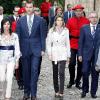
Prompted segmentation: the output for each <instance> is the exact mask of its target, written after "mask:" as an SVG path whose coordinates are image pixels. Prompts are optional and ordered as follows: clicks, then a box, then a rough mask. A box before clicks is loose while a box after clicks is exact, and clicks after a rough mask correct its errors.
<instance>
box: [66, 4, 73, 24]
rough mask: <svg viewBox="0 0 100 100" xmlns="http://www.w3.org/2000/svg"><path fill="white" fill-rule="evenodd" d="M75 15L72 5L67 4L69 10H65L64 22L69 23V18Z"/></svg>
mask: <svg viewBox="0 0 100 100" xmlns="http://www.w3.org/2000/svg"><path fill="white" fill-rule="evenodd" d="M73 16H75V14H74V12H73V11H72V5H71V4H68V5H67V11H65V12H64V22H65V23H67V21H68V19H69V18H72V17H73Z"/></svg>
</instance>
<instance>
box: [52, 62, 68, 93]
mask: <svg viewBox="0 0 100 100" xmlns="http://www.w3.org/2000/svg"><path fill="white" fill-rule="evenodd" d="M52 65H53V84H54V90H55V92H56V93H57V92H59V93H62V94H63V91H64V81H65V65H66V61H59V62H57V64H55V62H54V61H52ZM58 78H59V80H58Z"/></svg>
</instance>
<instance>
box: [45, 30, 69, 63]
mask: <svg viewBox="0 0 100 100" xmlns="http://www.w3.org/2000/svg"><path fill="white" fill-rule="evenodd" d="M46 50H47V54H48V55H50V56H51V60H52V61H62V60H66V61H67V58H68V57H70V42H69V30H68V29H67V28H63V30H62V32H61V33H58V32H57V31H53V29H52V28H51V29H50V30H49V33H48V35H47V38H46Z"/></svg>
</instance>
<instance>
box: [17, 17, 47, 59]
mask: <svg viewBox="0 0 100 100" xmlns="http://www.w3.org/2000/svg"><path fill="white" fill-rule="evenodd" d="M44 23H45V22H44V20H43V18H41V17H39V16H35V15H34V19H33V25H32V30H31V34H30V35H29V31H28V25H27V16H24V17H21V18H20V19H19V20H18V21H17V30H16V31H17V34H18V36H19V40H20V49H21V53H22V57H25V56H28V55H30V54H34V55H35V56H38V57H39V56H41V51H45V38H46V32H47V31H46V29H45V28H46V27H45V25H44Z"/></svg>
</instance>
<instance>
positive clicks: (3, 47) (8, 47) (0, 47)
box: [0, 46, 15, 50]
mask: <svg viewBox="0 0 100 100" xmlns="http://www.w3.org/2000/svg"><path fill="white" fill-rule="evenodd" d="M0 50H15V48H14V46H0Z"/></svg>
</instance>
